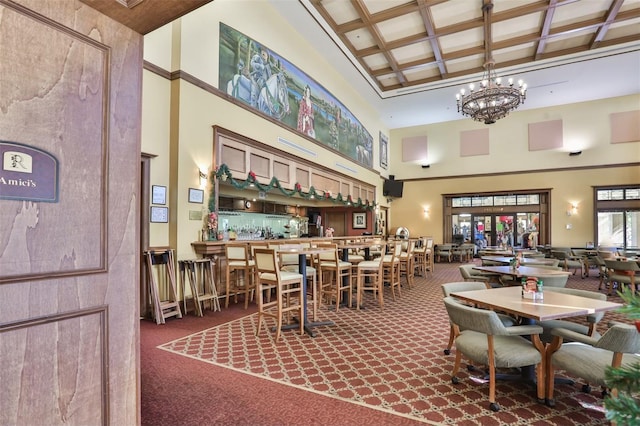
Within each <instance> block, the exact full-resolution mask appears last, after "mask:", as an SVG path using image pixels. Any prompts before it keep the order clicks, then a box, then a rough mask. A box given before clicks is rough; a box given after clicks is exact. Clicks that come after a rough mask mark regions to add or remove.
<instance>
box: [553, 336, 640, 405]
mask: <svg viewBox="0 0 640 426" xmlns="http://www.w3.org/2000/svg"><path fill="white" fill-rule="evenodd" d="M552 333H553V335H554V336H555V337H554V340H553V342H552V343H551V344H550V345H549V347H548V349H547V359H546V366H547V373H546V378H547V386H546V387H547V405H549V406H554V405H555V400H554V398H553V393H554V382H555V371H556V370H563V371H565V372H567V373H568V374H569V375H571V376H574V377H579V378H581V379H583V380H585V381H586V384H585V385H584V386H583V388H582V390H583V391H585V392H589V391H590V390H591V385H599V386H602V387H603V395H606V387H605V386H606V382H605V371H606V369H607V367H620V366H629V365H632V364H637V363H639V362H640V356H638V355H635V354H637V353H638V352H640V333H638V330H636V328H635V326H633V325H629V324H619V323H617V324H614V325H613V326H612V327H611V328H609V330H607V332H606V333H604V334H603V335H602V337H600V338H595V337H589V336H585V335H584V334H581V333H576V332H575V331H571V330H567V329H564V328H555V329H553V330H552ZM566 340H570V342H569V343H565V341H566ZM614 392H615V390H612V393H614Z"/></svg>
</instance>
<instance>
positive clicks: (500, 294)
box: [451, 286, 622, 323]
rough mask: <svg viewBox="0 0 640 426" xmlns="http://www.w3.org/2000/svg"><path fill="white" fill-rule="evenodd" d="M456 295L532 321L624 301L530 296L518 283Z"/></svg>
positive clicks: (547, 293)
mask: <svg viewBox="0 0 640 426" xmlns="http://www.w3.org/2000/svg"><path fill="white" fill-rule="evenodd" d="M451 295H452V296H453V297H455V298H457V299H460V300H464V301H467V302H471V303H473V304H476V305H480V306H484V307H486V308H489V309H493V310H496V311H500V312H506V313H509V314H512V315H516V316H518V317H520V318H526V319H527V320H529V321H528V322H530V323H532V322H534V321H548V320H553V319H560V318H569V317H576V316H582V315H589V314H593V313H596V312H603V311H610V310H613V309H617V308H620V307H621V306H622V304H621V303H617V302H609V301H605V300H599V299H592V298H589V297H581V296H576V295H572V294H567V293H560V292H554V291H545V292H544V297H543V299H526V298H523V297H522V289H521V288H520V287H518V286H512V287H500V288H490V289H486V290H471V291H464V292H459V293H452V294H451Z"/></svg>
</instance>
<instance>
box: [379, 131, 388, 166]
mask: <svg viewBox="0 0 640 426" xmlns="http://www.w3.org/2000/svg"><path fill="white" fill-rule="evenodd" d="M388 149H389V138H388V137H387V135H385V134H383V133H382V132H380V167H382V168H383V169H385V170H386V169H387V167H388V166H389V160H388V158H389V151H388Z"/></svg>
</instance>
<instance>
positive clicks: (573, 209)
mask: <svg viewBox="0 0 640 426" xmlns="http://www.w3.org/2000/svg"><path fill="white" fill-rule="evenodd" d="M574 214H578V205H577V204H575V203H572V204H571V207H570V208H569V210H567V216H571V215H574Z"/></svg>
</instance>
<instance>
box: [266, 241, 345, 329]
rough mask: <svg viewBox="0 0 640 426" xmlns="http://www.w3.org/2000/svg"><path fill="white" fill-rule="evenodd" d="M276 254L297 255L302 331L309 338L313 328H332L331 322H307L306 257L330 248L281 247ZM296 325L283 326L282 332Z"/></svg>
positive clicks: (296, 326)
mask: <svg viewBox="0 0 640 426" xmlns="http://www.w3.org/2000/svg"><path fill="white" fill-rule="evenodd" d="M277 250H278V253H286V254H297V255H298V273H299V274H300V275H302V293H303V294H304V295H305V297H304V307H303V310H302V312H303V318H302V319H301V321H303V322H304V331H305V332H306V333H307V334H308V335H309V336H311V337H316V334H315V332H314V330H313V329H314V328H316V327H322V326H332V325H335V323H334V322H333V321H309V315H308V313H307V297H306V294H307V281H308V280H307V255H314V254H320V253H323V252H327V251H331V250H333V249H332V248H329V247H305V246H302V245H295V244H292V245H288V244H287V245H282V246H280V247H279V248H278V249H277ZM298 327H299V325H297V324H289V325H283V326H282V330H288V329H293V328H298Z"/></svg>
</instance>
